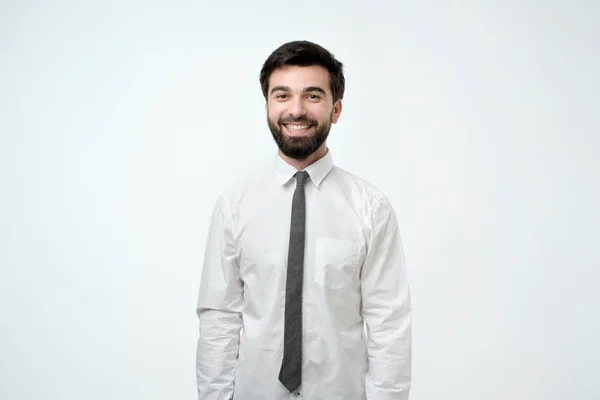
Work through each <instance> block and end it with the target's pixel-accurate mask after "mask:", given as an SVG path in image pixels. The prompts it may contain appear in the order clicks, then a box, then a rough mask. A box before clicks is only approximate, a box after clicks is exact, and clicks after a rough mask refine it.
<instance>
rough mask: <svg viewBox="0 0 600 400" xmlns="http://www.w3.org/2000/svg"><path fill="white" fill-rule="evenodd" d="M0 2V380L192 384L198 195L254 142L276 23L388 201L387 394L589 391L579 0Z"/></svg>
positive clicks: (210, 194)
mask: <svg viewBox="0 0 600 400" xmlns="http://www.w3.org/2000/svg"><path fill="white" fill-rule="evenodd" d="M0 4H1V5H0V267H1V269H0V398H1V399H6V400H25V399H27V400H29V399H32V400H33V399H48V400H75V399H77V400H79V399H87V400H99V399H114V400H121V399H122V400H136V399H140V400H141V399H143V400H158V399H161V400H162V399H169V400H171V399H193V398H195V397H196V388H195V359H194V357H195V346H196V338H197V332H198V325H197V320H196V316H195V302H196V297H197V291H198V283H199V278H200V272H201V268H202V265H201V261H202V256H203V251H204V242H205V239H206V234H207V230H208V222H209V217H210V212H211V210H212V207H213V204H214V202H215V200H216V198H217V196H218V194H219V193H220V192H221V191H222V190H224V189H225V188H227V187H228V186H229V185H231V184H233V183H234V182H236V181H237V180H238V179H239V178H240V177H242V176H243V175H244V174H246V173H248V172H250V171H252V170H254V169H256V168H262V167H263V166H264V165H268V164H269V163H271V162H272V160H273V157H274V155H275V150H276V148H275V144H274V142H273V140H272V138H271V137H270V133H269V131H268V130H267V125H266V119H265V118H266V117H265V113H264V99H263V98H262V95H261V92H260V87H259V83H258V74H259V70H260V67H261V65H262V63H263V61H264V60H265V59H266V57H267V56H268V55H269V54H270V52H271V51H273V50H274V49H275V48H276V47H278V46H279V45H281V44H282V43H284V42H286V41H289V40H296V39H307V40H312V41H316V42H318V43H320V44H322V45H323V46H325V47H326V48H328V49H330V50H331V51H332V52H333V53H334V54H335V55H336V56H337V57H338V58H339V59H340V60H341V61H342V62H343V63H344V64H345V66H346V69H345V71H346V79H347V91H346V97H345V101H344V109H343V112H342V117H341V119H340V122H339V124H337V125H335V126H334V127H333V130H332V132H331V136H330V140H329V147H330V149H331V151H332V155H333V157H334V161H335V162H336V163H337V164H338V165H339V166H340V167H342V168H345V169H347V170H349V171H351V172H352V173H354V174H356V175H358V176H361V177H363V178H365V179H367V180H369V181H370V182H372V183H373V184H375V185H376V186H378V187H379V188H380V189H381V190H383V191H384V192H385V193H386V194H387V195H388V196H389V197H390V199H391V200H392V202H393V204H394V207H395V209H396V212H397V214H398V219H399V221H400V224H401V228H402V233H403V241H404V245H405V248H406V258H407V265H408V270H409V277H410V281H411V286H412V299H413V308H414V349H413V351H414V366H413V390H412V395H411V400H441V399H444V400H506V399H511V400H598V399H600V383H599V381H598V374H599V373H600V311H599V308H600V296H599V294H598V292H599V283H598V282H599V281H600V272H599V271H600V244H599V239H600V233H599V225H600V211H599V204H600V157H599V155H598V152H599V151H600V118H599V114H600V111H599V110H600V97H599V93H600V78H599V77H598V76H599V71H600V28H599V25H598V21H599V20H600V3H598V2H597V1H595V0H590V1H583V0H579V1H569V2H567V1H552V0H549V1H541V0H539V1H533V0H522V1H518V0H510V1H493V0H489V1H474V0H472V1H467V0H465V1H441V0H439V1H418V2H417V1H387V2H384V1H373V2H367V1H361V2H359V1H339V0H337V1H333V0H332V1H323V2H318V1H303V2H281V1H247V2H246V1H241V0H240V1H222V2H215V1H213V2H208V1H175V0H174V1H169V2H167V1H162V2H158V1H132V0H120V1H114V0H112V1H95V2H91V1H74V0H70V1H69V0H65V1H50V0H48V1H6V0H4V1H2V2H1V3H0ZM308 400H310V399H308Z"/></svg>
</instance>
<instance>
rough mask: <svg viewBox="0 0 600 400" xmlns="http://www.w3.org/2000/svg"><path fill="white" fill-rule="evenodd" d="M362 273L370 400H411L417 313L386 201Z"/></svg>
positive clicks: (381, 204) (380, 204)
mask: <svg viewBox="0 0 600 400" xmlns="http://www.w3.org/2000/svg"><path fill="white" fill-rule="evenodd" d="M373 228H374V229H373V235H372V237H371V239H370V241H369V249H368V253H367V255H366V258H365V262H364V264H363V268H362V271H361V291H362V303H363V307H362V315H363V318H364V320H365V322H366V328H367V338H368V343H367V350H368V356H369V372H368V374H367V378H366V392H367V399H368V400H392V399H394V400H408V396H409V392H410V385H411V368H412V338H411V337H412V322H411V319H412V314H411V303H410V291H409V286H408V282H407V276H406V266H405V262H404V251H403V248H402V243H401V239H400V232H399V229H398V223H397V220H396V215H395V213H394V210H393V209H392V207H391V205H390V203H389V201H388V200H387V199H386V198H383V199H381V200H380V201H379V202H378V203H377V204H376V205H375V208H374V211H373Z"/></svg>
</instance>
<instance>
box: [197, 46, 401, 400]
mask: <svg viewBox="0 0 600 400" xmlns="http://www.w3.org/2000/svg"><path fill="white" fill-rule="evenodd" d="M260 84H261V88H262V92H263V95H264V96H265V100H266V105H265V107H266V115H267V123H268V126H269V129H270V131H271V134H272V135H273V138H274V140H275V143H276V144H277V147H278V152H277V156H276V157H275V162H274V166H273V168H271V169H268V170H266V171H261V172H260V173H258V174H255V175H252V176H251V177H249V178H248V179H247V180H246V181H245V182H244V183H243V184H241V185H239V186H236V187H232V188H231V189H230V190H228V191H227V192H226V193H223V194H222V195H221V196H220V197H219V199H218V201H217V204H216V206H215V208H214V211H213V214H212V220H211V226H210V230H209V234H208V239H207V243H206V248H205V255H204V265H203V268H202V277H201V282H200V292H199V297H198V306H197V314H198V317H199V321H200V334H199V340H198V350H197V359H196V375H197V383H198V398H199V399H201V400H229V399H232V398H233V399H236V400H255V399H256V400H283V399H294V398H297V399H300V398H302V399H307V400H354V399H356V400H365V399H366V400H383V399H390V400H391V399H400V400H406V399H408V396H409V391H410V384H411V359H412V357H411V351H412V339H411V326H412V325H411V304H410V292H409V285H408V282H407V277H406V267H405V263H404V253H403V249H402V243H401V238H400V232H399V228H398V224H397V219H396V215H395V213H394V210H393V208H392V206H391V204H390V202H389V200H388V198H387V197H386V196H385V195H384V194H383V193H382V192H381V191H379V190H378V189H377V188H375V187H374V186H373V185H371V184H369V183H368V182H366V181H365V180H363V179H361V178H358V177H356V176H354V175H352V174H350V173H348V172H346V171H345V170H343V169H341V168H339V167H337V166H335V165H334V164H333V159H332V155H331V152H330V150H329V149H328V147H327V144H326V141H327V137H328V135H329V132H330V129H331V126H332V124H335V123H336V122H337V121H338V119H339V117H340V114H341V112H342V98H343V96H344V90H345V79H344V74H343V68H342V64H341V63H340V62H339V61H338V60H336V59H335V57H334V56H333V55H332V54H331V53H329V51H327V50H326V49H324V48H323V47H321V46H319V45H317V44H315V43H311V42H307V41H297V42H290V43H286V44H284V45H282V46H281V47H279V48H278V49H276V50H275V51H274V52H273V53H272V54H271V55H270V56H269V57H268V58H267V60H266V61H265V63H264V65H263V67H262V70H261V73H260Z"/></svg>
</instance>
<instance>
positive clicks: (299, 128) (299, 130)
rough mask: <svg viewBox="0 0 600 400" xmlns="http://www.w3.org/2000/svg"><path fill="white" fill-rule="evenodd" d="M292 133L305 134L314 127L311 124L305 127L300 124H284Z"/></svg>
mask: <svg viewBox="0 0 600 400" xmlns="http://www.w3.org/2000/svg"><path fill="white" fill-rule="evenodd" d="M283 126H284V127H285V128H286V129H287V130H288V131H289V132H290V133H292V134H297V135H298V134H300V135H301V134H304V133H307V132H308V131H309V130H310V128H311V127H312V125H310V124H304V125H299V124H284V125H283Z"/></svg>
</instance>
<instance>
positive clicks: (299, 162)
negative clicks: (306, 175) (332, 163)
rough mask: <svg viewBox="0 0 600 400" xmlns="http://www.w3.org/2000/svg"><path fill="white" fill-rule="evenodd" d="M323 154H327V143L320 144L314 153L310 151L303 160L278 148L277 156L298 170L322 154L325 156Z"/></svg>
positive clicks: (318, 158)
mask: <svg viewBox="0 0 600 400" xmlns="http://www.w3.org/2000/svg"><path fill="white" fill-rule="evenodd" d="M325 154H327V145H326V144H325V143H323V144H322V145H321V147H319V148H318V149H317V151H315V152H314V153H312V154H311V155H310V156H308V157H307V158H305V159H303V160H297V159H295V158H291V157H288V156H286V155H285V154H283V153H282V152H281V150H279V156H280V157H281V158H282V159H283V160H284V161H285V162H286V163H288V164H290V165H291V166H292V167H294V168H296V169H297V170H298V171H302V170H303V169H305V168H306V167H308V166H309V165H311V164H313V163H315V162H316V161H318V160H320V159H321V158H323V156H325Z"/></svg>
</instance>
